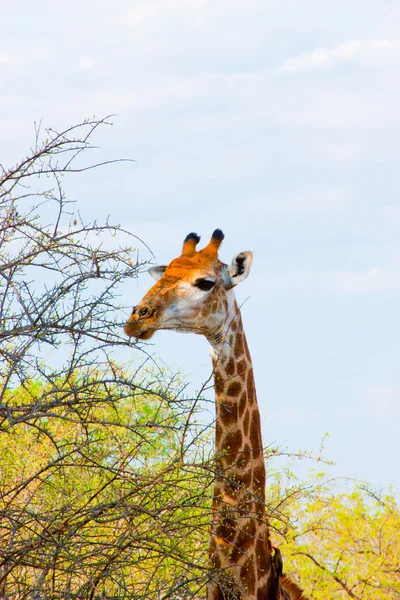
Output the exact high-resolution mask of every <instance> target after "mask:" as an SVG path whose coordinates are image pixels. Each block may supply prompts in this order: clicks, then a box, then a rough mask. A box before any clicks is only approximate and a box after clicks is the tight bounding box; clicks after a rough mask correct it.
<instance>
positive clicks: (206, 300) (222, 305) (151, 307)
mask: <svg viewBox="0 0 400 600" xmlns="http://www.w3.org/2000/svg"><path fill="white" fill-rule="evenodd" d="M223 239H224V234H223V233H222V231H221V230H220V229H216V230H215V231H214V233H213V234H212V236H211V240H210V242H209V244H208V245H207V246H206V247H205V248H203V249H202V250H199V251H198V250H197V249H196V246H197V244H198V243H199V241H200V237H199V236H198V235H197V234H196V233H189V235H187V236H186V238H185V240H184V242H183V248H182V253H181V255H180V256H179V257H178V258H175V259H174V260H172V261H171V262H170V263H169V265H168V266H158V267H151V269H149V273H150V275H151V276H152V277H153V278H154V279H155V280H156V282H157V283H156V284H155V285H153V287H152V288H151V289H150V290H149V291H148V292H147V294H146V295H145V296H144V298H143V299H142V300H141V302H139V304H137V305H136V306H134V307H133V310H132V314H131V316H130V317H129V319H128V321H127V323H126V325H125V328H124V331H125V333H126V334H127V335H129V336H134V337H136V338H139V339H142V340H148V339H149V338H151V336H152V335H153V334H154V333H155V332H156V331H157V330H159V329H170V330H175V331H181V332H185V333H190V332H191V333H199V334H203V335H205V336H206V337H207V338H208V339H209V340H210V341H213V340H214V341H216V340H218V339H219V340H220V339H221V335H222V334H223V330H224V325H225V324H226V322H227V321H228V320H229V319H230V318H233V316H234V315H233V307H234V295H233V292H232V291H231V290H232V288H233V287H234V286H236V285H237V284H238V283H240V282H241V281H243V280H244V279H246V277H247V275H248V274H249V272H250V268H251V262H252V258H253V255H252V253H251V252H241V253H240V254H237V255H236V256H235V257H234V258H233V260H232V263H231V265H230V266H229V267H228V266H227V265H225V264H224V263H222V262H221V261H220V260H219V259H218V249H219V247H220V245H221V243H222V240H223Z"/></svg>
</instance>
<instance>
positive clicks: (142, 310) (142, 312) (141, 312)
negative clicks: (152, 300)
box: [131, 305, 154, 321]
mask: <svg viewBox="0 0 400 600" xmlns="http://www.w3.org/2000/svg"><path fill="white" fill-rule="evenodd" d="M153 313H154V310H151V309H150V308H149V307H148V306H146V305H144V306H134V307H133V310H132V316H131V319H133V320H135V321H137V320H139V319H140V318H146V317H147V318H148V317H151V315H152V314H153Z"/></svg>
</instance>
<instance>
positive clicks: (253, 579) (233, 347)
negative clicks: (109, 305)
mask: <svg viewBox="0 0 400 600" xmlns="http://www.w3.org/2000/svg"><path fill="white" fill-rule="evenodd" d="M231 313H232V314H230V315H229V318H228V320H227V323H226V326H225V328H224V330H223V331H222V338H221V337H220V336H217V337H218V339H222V341H221V342H220V343H219V344H217V343H216V342H215V341H213V340H210V342H211V345H212V348H213V367H214V380H215V398H216V425H215V446H216V453H215V454H216V469H217V475H216V480H215V486H214V497H213V521H212V536H211V542H210V559H211V565H212V567H213V569H214V570H215V581H213V582H211V583H210V585H209V587H208V590H207V598H208V600H220V599H221V598H224V597H232V598H235V599H236V598H241V599H243V600H244V599H246V600H253V599H254V600H255V599H257V600H268V598H269V594H268V590H269V587H268V585H269V576H270V568H271V567H270V565H271V545H270V541H269V536H268V527H267V524H266V518H265V511H264V501H265V463H264V454H263V448H262V438H261V426H260V414H259V410H258V404H257V398H256V391H255V385H254V375H253V367H252V363H251V357H250V353H249V349H248V346H247V342H246V337H245V334H244V331H243V325H242V319H241V316H240V311H239V308H238V307H237V305H236V302H234V304H233V311H231ZM218 571H219V573H218ZM227 590H229V593H230V594H231V595H229V594H227ZM224 594H225V595H224Z"/></svg>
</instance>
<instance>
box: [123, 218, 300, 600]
mask: <svg viewBox="0 0 400 600" xmlns="http://www.w3.org/2000/svg"><path fill="white" fill-rule="evenodd" d="M223 239H224V234H223V232H222V231H221V230H220V229H216V230H215V231H214V233H213V234H212V236H211V240H210V242H209V243H208V245H207V246H205V248H203V249H202V250H199V251H198V250H197V244H198V243H199V241H200V237H199V236H198V235H197V234H196V233H189V235H187V236H186V238H185V240H184V242H183V247H182V252H181V255H180V256H179V257H178V258H175V259H174V260H172V261H171V262H170V263H169V265H168V266H157V267H151V268H150V269H149V273H150V275H151V276H152V277H153V278H154V279H155V280H156V283H155V284H154V285H153V287H152V288H151V289H150V290H149V291H148V292H147V294H145V296H144V297H143V299H142V300H141V301H140V302H139V304H138V305H137V306H134V308H133V310H132V314H131V316H130V317H129V319H128V321H127V323H126V325H125V328H124V331H125V333H126V334H127V335H128V336H134V337H136V338H138V339H140V340H148V339H150V338H151V337H152V335H153V334H154V333H155V332H156V331H157V330H161V329H169V330H175V331H180V332H186V333H190V332H192V333H196V334H201V335H204V336H205V337H206V338H207V340H208V342H209V343H210V345H211V353H212V364H213V375H214V387H215V401H216V402H215V405H216V421H215V463H216V476H215V483H214V493H213V504H212V523H211V539H210V554H209V556H210V566H211V576H210V580H209V582H208V583H207V600H225V599H226V600H228V599H230V600H279V599H282V600H285V599H291V600H306V596H304V595H303V593H302V590H300V588H298V586H297V585H296V584H295V583H294V582H293V581H292V580H291V579H290V578H289V577H288V576H287V575H283V574H282V567H281V564H282V563H281V560H280V553H279V551H277V550H275V554H273V548H272V545H271V541H270V538H269V531H268V524H267V520H266V516H265V479H266V474H265V462H264V453H263V446H262V438H261V424H260V414H259V409H258V404H257V398H256V390H255V384H254V375H253V367H252V362H251V357H250V352H249V349H248V345H247V341H246V336H245V334H244V330H243V324H242V318H241V314H240V309H239V306H238V304H237V301H236V299H235V294H234V290H233V288H234V287H235V286H236V285H237V284H239V283H241V282H242V281H243V280H244V279H246V277H247V276H248V274H249V272H250V269H251V264H252V259H253V254H252V252H250V251H246V252H241V253H240V254H238V255H236V256H235V257H234V258H233V260H232V263H231V265H230V266H229V267H228V266H227V265H225V264H224V263H222V262H221V261H220V260H219V259H218V250H219V247H220V245H221V243H222V241H223Z"/></svg>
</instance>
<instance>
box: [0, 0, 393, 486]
mask: <svg viewBox="0 0 400 600" xmlns="http://www.w3.org/2000/svg"><path fill="white" fill-rule="evenodd" d="M0 75H1V76H0V163H1V164H3V165H4V166H11V165H12V164H14V163H15V162H16V161H17V160H18V159H21V158H23V157H24V156H25V155H27V154H28V152H29V149H30V147H31V146H32V144H33V141H34V122H39V121H40V120H42V123H43V126H44V127H53V128H55V129H62V128H63V127H66V126H69V125H72V124H76V123H78V122H80V121H82V120H83V119H84V118H86V117H91V116H92V115H96V116H97V117H99V118H100V117H104V116H106V115H109V114H113V115H115V116H114V117H113V119H112V121H113V123H114V126H113V127H112V128H104V129H102V130H100V131H99V132H98V133H97V135H96V138H95V141H96V144H98V146H99V149H98V150H96V151H95V153H94V154H93V157H94V159H95V160H104V159H115V158H120V157H127V158H132V159H134V160H135V161H136V162H135V163H120V164H118V165H114V166H112V167H107V168H103V169H100V170H96V171H89V172H87V173H85V174H82V175H79V176H74V178H72V179H71V180H69V181H68V182H67V188H66V191H67V193H68V196H69V197H70V198H72V199H76V200H77V201H78V203H79V207H80V210H81V212H82V214H83V215H84V216H85V217H87V219H91V218H97V219H99V220H101V219H105V218H106V217H107V215H110V218H111V220H112V221H113V222H118V223H120V224H121V225H122V226H123V227H124V228H125V229H128V230H130V231H131V232H133V233H135V234H136V235H138V236H139V237H140V238H141V239H143V240H144V241H145V242H146V243H147V244H148V246H149V247H150V248H151V250H152V252H153V254H154V256H155V262H157V263H160V264H165V263H168V262H169V261H170V260H171V259H172V258H174V257H175V256H176V255H177V254H179V252H180V249H181V244H182V240H183V238H184V237H185V236H186V234H187V233H189V232H191V231H195V232H197V233H199V234H200V235H201V236H202V240H203V241H204V243H207V241H208V238H209V236H210V235H211V233H212V231H213V230H214V229H215V228H221V229H223V231H224V232H225V235H226V238H225V241H224V244H223V247H222V250H221V252H220V256H221V259H222V260H223V261H224V262H230V260H231V259H232V257H233V255H234V254H236V253H238V252H240V251H243V250H252V251H253V252H254V263H253V270H252V273H251V274H250V277H249V278H248V279H247V280H246V282H244V283H243V284H241V285H240V286H238V289H237V296H238V299H239V302H240V303H241V304H242V305H243V307H242V312H243V319H244V324H245V328H246V334H247V337H248V341H249V346H250V350H251V353H252V357H253V363H254V368H255V375H256V383H257V391H258V397H259V403H260V410H261V416H262V428H263V435H264V442H265V444H273V443H277V444H280V445H282V446H288V447H289V448H290V449H291V450H293V451H295V450H297V449H299V448H301V449H304V450H314V451H318V448H319V445H320V442H321V440H322V438H323V436H324V435H325V434H326V433H329V437H328V438H327V439H326V442H325V456H326V457H327V458H328V459H331V460H333V461H334V462H335V463H336V464H335V466H334V467H332V468H331V470H330V472H331V473H333V474H334V475H338V476H341V475H348V476H350V477H357V478H362V479H366V480H369V481H370V482H371V483H372V484H373V485H374V486H376V487H378V488H380V487H387V486H390V485H393V486H394V489H395V490H396V491H397V492H398V493H399V492H400V468H399V462H400V461H399V456H400V435H399V424H400V374H399V367H398V364H399V351H400V320H399V301H400V252H399V251H400V241H399V233H400V202H399V188H400V184H399V173H400V158H399V157H400V111H399V106H400V76H399V75H400V6H399V4H398V1H397V0H393V1H391V0H381V1H380V2H377V1H376V0H362V1H361V0H335V2H328V1H327V0H303V1H302V2H298V1H297V2H295V1H291V0H279V1H278V0H273V1H272V0H246V2H245V1H244V0H240V1H239V0H229V1H228V0H212V1H211V0H147V1H145V2H139V1H135V0H130V1H129V2H128V1H125V0H115V1H114V2H113V3H111V4H110V2H105V1H104V0H97V1H96V2H77V1H76V0H71V1H70V2H68V3H55V2H48V1H46V0H44V1H42V2H40V3H39V4H37V3H36V4H35V3H32V2H28V1H26V0H20V1H19V2H15V3H7V6H4V7H3V9H2V18H1V20H0ZM140 252H141V256H142V257H143V258H150V254H149V253H148V251H147V250H146V248H145V247H144V246H143V247H141V248H140ZM150 285H151V280H150V278H149V277H147V276H146V275H143V276H142V277H141V279H140V281H139V282H135V281H133V282H132V285H131V286H130V287H129V286H127V287H125V288H124V289H123V290H122V302H123V303H124V305H125V306H127V307H128V306H129V307H130V306H132V305H133V304H136V303H137V302H138V300H139V299H140V298H141V296H142V295H143V293H144V292H145V291H147V289H148V287H149V286H150ZM128 311H129V309H128V308H127V309H126V314H128ZM123 318H124V317H123ZM147 350H148V351H150V352H151V353H154V355H155V356H157V357H160V359H161V360H163V361H164V362H165V363H166V364H168V365H169V366H171V368H176V367H179V368H181V369H182V371H183V372H184V373H185V374H187V376H188V379H189V380H190V382H191V386H192V388H193V389H195V388H196V386H197V387H199V386H200V384H201V382H202V381H203V380H204V379H206V378H207V376H208V375H209V373H210V369H211V366H210V358H209V349H208V347H207V343H206V341H205V340H204V339H201V338H200V337H198V336H182V335H179V334H177V333H171V332H160V333H158V334H157V336H155V337H154V338H153V339H152V344H151V345H149V347H148V348H147ZM134 352H135V351H134V350H132V353H134ZM136 352H137V351H136Z"/></svg>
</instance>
